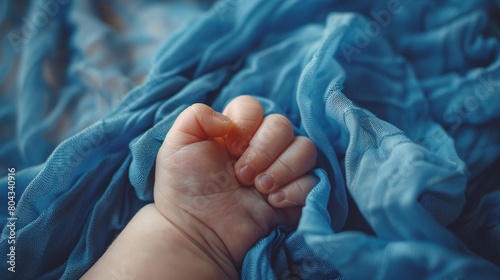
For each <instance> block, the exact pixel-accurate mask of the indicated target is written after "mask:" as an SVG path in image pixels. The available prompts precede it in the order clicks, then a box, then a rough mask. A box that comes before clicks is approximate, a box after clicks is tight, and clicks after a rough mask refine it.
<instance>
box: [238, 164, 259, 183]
mask: <svg viewBox="0 0 500 280" xmlns="http://www.w3.org/2000/svg"><path fill="white" fill-rule="evenodd" d="M240 176H241V177H242V178H243V180H245V181H246V182H248V183H251V182H252V181H253V179H254V178H255V171H253V169H252V168H251V167H250V166H248V165H245V166H243V167H242V168H240Z"/></svg>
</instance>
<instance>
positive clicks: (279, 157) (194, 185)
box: [83, 96, 317, 279]
mask: <svg viewBox="0 0 500 280" xmlns="http://www.w3.org/2000/svg"><path fill="white" fill-rule="evenodd" d="M315 164H316V148H315V146H314V144H313V143H312V142H311V141H310V140H309V139H308V138H306V137H301V136H298V137H295V136H294V135H293V129H292V126H291V124H290V122H289V121H288V120H287V119H286V118H285V117H284V116H282V115H277V114H274V115H269V116H266V117H264V115H263V109H262V106H261V104H260V103H259V102H258V101H257V100H256V99H254V98H252V97H250V96H239V97H237V98H235V99H234V100H233V101H231V102H230V103H229V104H228V105H227V106H226V108H225V109H224V111H223V112H222V113H218V112H215V111H214V110H213V109H212V108H210V107H208V106H206V105H203V104H194V105H192V106H190V107H188V108H187V109H186V110H184V111H183V112H182V113H181V114H180V115H179V117H178V118H177V120H176V121H175V123H174V124H173V126H172V128H171V129H170V130H169V132H168V134H167V135H166V138H165V141H164V143H163V145H162V147H161V148H160V150H159V151H158V155H157V159H156V174H155V175H156V177H155V186H154V203H152V204H149V205H146V206H145V207H144V208H142V209H141V210H140V211H139V212H138V213H137V214H136V215H135V216H134V218H133V219H132V220H131V221H130V222H129V224H128V225H127V226H126V227H125V229H124V230H123V231H122V233H121V234H120V235H119V236H118V237H117V239H116V240H115V241H114V242H113V244H112V245H111V246H110V247H109V248H108V250H107V251H106V252H105V253H104V255H103V256H102V257H101V259H99V261H97V263H96V264H94V266H93V267H92V268H91V269H90V270H89V271H88V272H87V273H86V274H85V275H84V277H83V279H110V278H112V277H117V276H116V275H117V274H118V275H120V273H121V274H123V273H125V274H127V275H132V276H134V277H136V278H135V279H146V278H147V279H166V278H168V279H238V278H239V275H238V270H239V269H240V268H241V265H242V262H243V258H244V256H245V254H246V253H247V251H248V250H249V249H250V248H251V247H252V246H253V245H254V244H255V243H256V242H257V241H258V240H259V239H260V238H262V237H264V236H266V235H267V234H268V233H269V231H270V230H271V229H272V228H274V227H276V226H278V225H280V224H286V225H290V226H294V225H296V223H297V222H298V220H299V218H300V212H301V208H302V205H303V204H304V202H305V198H306V196H307V194H308V193H309V192H310V190H311V189H312V188H313V187H314V186H315V185H316V182H317V179H316V178H315V177H314V176H312V175H309V174H308V171H310V170H311V169H312V168H313V167H314V166H315ZM145 268H147V269H145ZM113 275H115V276H113Z"/></svg>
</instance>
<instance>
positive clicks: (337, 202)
mask: <svg viewBox="0 0 500 280" xmlns="http://www.w3.org/2000/svg"><path fill="white" fill-rule="evenodd" d="M47 3H52V6H50V5H51V4H47ZM54 3H55V4H54ZM210 4H211V3H209V1H203V2H202V1H199V2H181V1H169V2H158V1H146V0H144V1H136V2H134V4H132V3H130V2H128V1H118V0H115V1H108V2H104V1H102V2H99V1H72V2H70V1H64V0H53V1H49V0H47V1H16V2H14V1H10V2H8V1H4V2H2V3H1V4H0V6H1V7H0V11H1V12H0V19H1V22H2V25H1V26H2V29H1V32H2V36H1V48H2V49H1V52H0V90H1V97H0V98H1V101H2V102H1V105H0V116H1V119H2V123H1V127H0V141H1V142H0V143H1V146H0V175H1V176H4V177H3V178H2V179H0V187H1V188H2V189H4V190H5V189H6V187H7V184H8V183H7V180H8V179H7V176H6V174H7V168H9V167H15V168H16V202H17V205H16V207H17V208H16V212H15V215H16V217H17V220H16V244H15V246H16V251H15V254H16V272H15V274H14V273H11V272H9V271H7V267H8V263H6V262H3V265H2V267H1V269H2V270H1V272H0V275H2V277H1V278H2V279H4V278H7V277H15V278H16V279H35V278H36V279H55V278H64V279H77V278H78V277H80V276H81V275H82V274H83V273H84V272H85V271H86V270H87V269H88V268H89V267H90V266H92V264H93V263H94V262H95V261H97V259H98V258H99V257H100V256H101V255H102V254H103V252H104V251H105V250H106V248H107V246H109V245H110V243H111V242H112V241H113V239H114V238H115V237H116V236H117V235H118V234H119V232H120V231H121V230H122V229H123V228H124V226H125V225H126V224H127V222H128V221H129V220H130V219H131V217H132V216H133V215H134V214H135V212H136V211H137V210H138V209H139V208H140V207H141V206H143V205H144V204H146V203H148V202H150V201H151V200H152V187H153V181H154V161H155V156H156V152H157V150H158V149H159V147H160V145H161V143H162V141H163V139H164V137H165V134H166V133H167V131H168V130H169V128H170V126H171V125H172V123H173V121H174V120H175V118H176V116H177V115H178V114H179V113H180V112H181V111H182V110H183V109H184V108H186V107H187V106H189V105H191V104H192V103H195V102H203V103H206V104H208V105H210V106H212V107H213V108H214V109H216V110H222V109H223V108H224V106H225V105H226V104H227V103H228V102H229V101H230V100H231V99H233V98H234V97H236V96H238V95H241V94H250V95H253V96H255V97H256V98H258V99H259V100H260V101H261V102H262V103H263V105H264V108H265V113H266V114H270V113H282V114H285V115H286V116H287V117H288V118H289V119H290V120H291V121H292V123H293V125H294V129H295V133H296V134H297V135H306V136H308V137H309V138H311V139H312V140H313V141H314V143H315V144H316V146H317V148H318V150H319V160H318V166H317V168H316V169H314V171H313V172H314V174H316V175H317V176H318V178H320V181H319V183H318V185H317V186H316V187H315V188H314V189H313V191H312V192H311V193H310V195H309V196H308V198H307V201H306V205H305V207H304V209H303V215H302V218H301V220H300V223H299V225H298V227H297V228H295V229H291V228H285V227H279V228H277V229H276V230H274V231H272V232H271V233H270V234H269V235H268V236H267V237H265V238H263V239H262V240H260V241H259V242H258V243H257V244H256V245H255V246H254V247H253V248H252V249H251V250H250V251H249V252H248V254H247V256H246V258H245V260H244V263H243V267H242V270H241V276H242V279H423V278H428V279H495V278H497V277H498V275H500V267H499V266H500V190H499V188H500V183H499V182H500V172H499V171H500V144H499V143H500V125H499V124H500V43H499V40H500V29H499V24H500V17H499V16H498V15H500V1H498V0H489V1H487V0H483V1H453V0H447V1H446V0H443V1H439V3H437V2H436V1H430V0H421V1H410V0H378V1H341V0H338V1H326V0H313V1H300V0H287V1H277V0H254V1H236V0H235V1H226V0H224V1H219V2H216V3H213V5H212V6H211V7H210V8H209V7H208V6H209V5H210ZM47 7H49V8H47ZM55 7H56V8H57V9H56V8H55ZM207 9H208V10H207ZM56 10H57V11H56ZM43 15H46V16H45V17H44V16H43ZM44 18H46V21H45V20H44ZM16 36H17V37H16ZM3 193H4V194H2V195H0V207H1V208H2V209H1V211H2V212H1V213H2V217H1V221H2V223H4V224H6V221H7V217H8V216H7V215H8V214H7V212H6V210H7V203H8V200H7V195H6V191H4V192H3ZM9 233H10V232H9V229H8V228H7V227H5V228H4V230H3V232H2V237H1V240H0V248H1V250H2V254H3V256H5V255H6V254H7V253H8V252H7V248H8V246H10V245H9V244H8V235H9ZM4 276H5V277H4Z"/></svg>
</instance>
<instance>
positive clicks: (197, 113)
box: [164, 103, 233, 148]
mask: <svg viewBox="0 0 500 280" xmlns="http://www.w3.org/2000/svg"><path fill="white" fill-rule="evenodd" d="M232 126H233V122H232V121H231V120H230V119H229V118H228V117H226V116H224V115H223V114H221V113H218V112H216V111H214V110H213V109H212V108H210V107H209V106H207V105H205V104H200V103H197V104H193V105H192V106H189V107H188V108H186V109H185V110H184V111H182V113H181V114H180V115H179V117H177V119H176V120H175V122H174V124H173V125H172V128H171V129H170V131H169V132H168V133H167V136H166V137H165V141H164V145H165V144H167V145H172V146H171V147H173V148H180V147H182V146H186V145H189V144H192V143H195V142H200V141H204V140H208V139H211V138H215V137H222V136H224V135H226V134H228V133H229V131H230V130H231V128H232Z"/></svg>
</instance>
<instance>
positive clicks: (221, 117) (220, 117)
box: [214, 111, 231, 122]
mask: <svg viewBox="0 0 500 280" xmlns="http://www.w3.org/2000/svg"><path fill="white" fill-rule="evenodd" d="M214 116H215V117H216V118H218V119H219V120H221V121H223V122H230V121H231V120H230V119H229V118H228V117H226V116H224V115H223V114H221V113H219V112H216V111H214Z"/></svg>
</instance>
